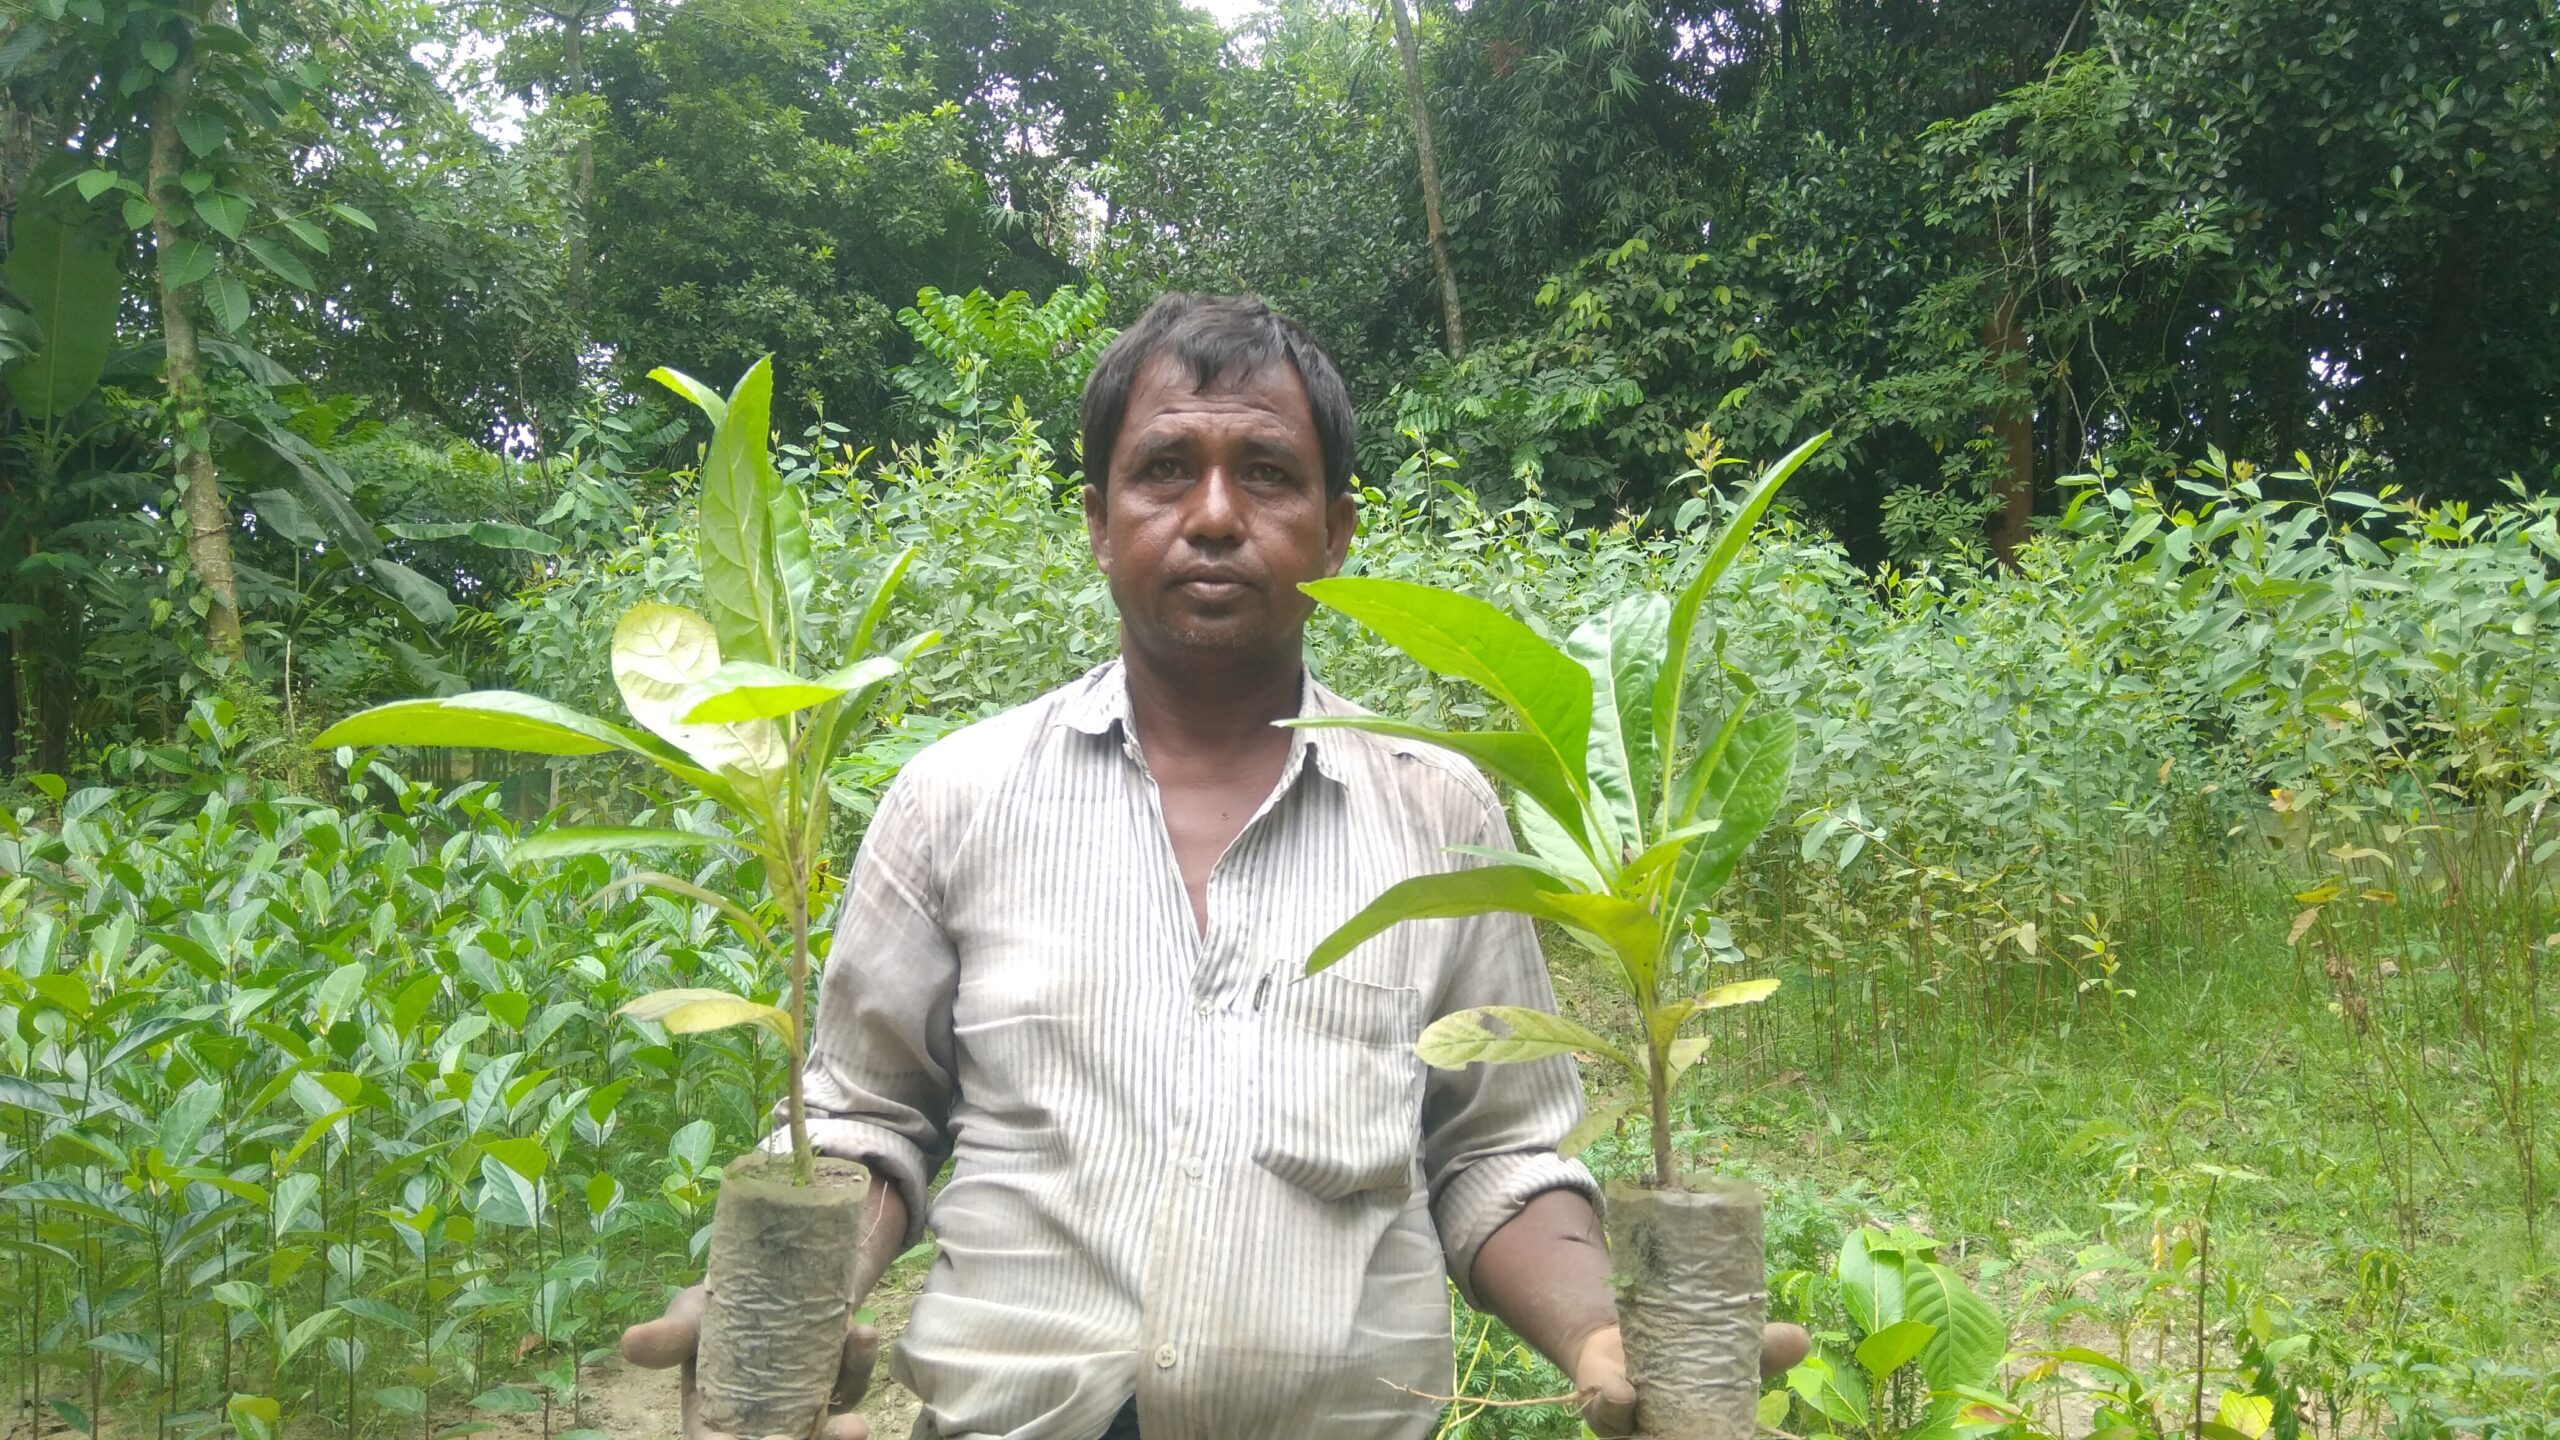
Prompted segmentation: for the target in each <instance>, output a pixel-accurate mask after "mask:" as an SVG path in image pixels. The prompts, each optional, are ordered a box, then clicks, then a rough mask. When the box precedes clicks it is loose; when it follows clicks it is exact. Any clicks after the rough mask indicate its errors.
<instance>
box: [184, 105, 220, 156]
mask: <svg viewBox="0 0 2560 1440" xmlns="http://www.w3.org/2000/svg"><path fill="white" fill-rule="evenodd" d="M178 138H179V139H181V140H183V141H185V142H186V146H187V153H188V154H190V155H210V154H212V153H213V152H214V151H216V150H219V149H221V148H222V147H223V146H224V145H226V144H229V143H230V140H231V122H229V121H227V120H225V119H223V118H222V117H221V116H220V115H218V114H215V113H214V112H213V111H210V110H200V109H198V110H189V111H188V112H187V113H186V114H184V115H181V116H179V117H178Z"/></svg>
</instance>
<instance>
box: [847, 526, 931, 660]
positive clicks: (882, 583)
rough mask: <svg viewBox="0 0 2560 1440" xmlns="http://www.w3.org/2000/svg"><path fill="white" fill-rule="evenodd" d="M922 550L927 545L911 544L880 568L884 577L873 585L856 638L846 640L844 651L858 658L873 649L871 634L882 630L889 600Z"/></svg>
mask: <svg viewBox="0 0 2560 1440" xmlns="http://www.w3.org/2000/svg"><path fill="white" fill-rule="evenodd" d="M922 553H924V547H923V546H921V545H910V546H908V547H907V548H906V549H904V550H901V551H899V552H898V558H896V559H895V560H892V561H890V562H889V568H888V569H886V570H883V571H881V572H880V578H879V579H878V580H877V581H875V582H874V583H873V584H872V586H871V598H870V600H869V601H868V602H866V603H865V604H864V605H863V607H862V618H861V619H860V620H859V621H857V622H855V624H854V627H853V638H852V639H851V640H849V641H847V642H846V643H845V647H844V653H846V654H847V655H851V656H854V657H855V658H856V659H859V658H861V657H862V656H864V655H867V654H869V653H871V637H872V636H873V635H874V634H877V633H878V632H879V629H880V622H881V621H882V620H885V619H887V618H888V616H889V602H890V600H892V599H893V598H895V597H896V595H897V593H898V584H899V582H900V581H902V580H904V579H906V577H907V567H908V566H910V565H913V564H914V563H915V562H916V556H918V555H920V554H922Z"/></svg>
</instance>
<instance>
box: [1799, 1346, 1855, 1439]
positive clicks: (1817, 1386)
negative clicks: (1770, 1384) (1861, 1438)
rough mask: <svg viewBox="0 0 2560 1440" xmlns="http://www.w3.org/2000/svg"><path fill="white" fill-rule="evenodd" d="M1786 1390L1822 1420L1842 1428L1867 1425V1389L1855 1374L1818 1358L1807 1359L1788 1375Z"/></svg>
mask: <svg viewBox="0 0 2560 1440" xmlns="http://www.w3.org/2000/svg"><path fill="white" fill-rule="evenodd" d="M1787 1388H1788V1389H1790V1390H1793V1391H1794V1392H1796V1395H1797V1397H1798V1398H1799V1399H1801V1400H1803V1401H1804V1403H1805V1404H1807V1405H1810V1406H1812V1407H1813V1409H1814V1410H1815V1411H1816V1412H1818V1413H1819V1414H1821V1415H1822V1416H1823V1417H1824V1418H1825V1419H1828V1420H1831V1421H1834V1422H1836V1423H1839V1424H1843V1425H1864V1424H1866V1423H1867V1387H1866V1384H1865V1382H1863V1381H1861V1380H1860V1379H1859V1378H1858V1372H1857V1371H1855V1370H1843V1369H1841V1368H1839V1367H1837V1366H1835V1365H1833V1364H1832V1363H1831V1362H1830V1361H1829V1360H1827V1359H1825V1358H1824V1357H1822V1356H1821V1355H1808V1356H1806V1357H1805V1360H1804V1363H1803V1364H1801V1365H1798V1366H1797V1367H1796V1368H1794V1369H1793V1370H1790V1371H1788V1372H1787Z"/></svg>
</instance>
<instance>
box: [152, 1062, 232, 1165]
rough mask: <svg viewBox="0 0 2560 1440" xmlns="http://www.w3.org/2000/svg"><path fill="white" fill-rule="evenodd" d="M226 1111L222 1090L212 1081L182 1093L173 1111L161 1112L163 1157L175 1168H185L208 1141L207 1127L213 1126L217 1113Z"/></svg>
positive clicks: (172, 1106) (174, 1101) (194, 1086)
mask: <svg viewBox="0 0 2560 1440" xmlns="http://www.w3.org/2000/svg"><path fill="white" fill-rule="evenodd" d="M221 1108H222V1086H221V1084H220V1083H219V1082H216V1081H212V1080H198V1081H196V1082H195V1083H194V1084H192V1085H189V1086H188V1087H187V1088H186V1089H184V1090H182V1091H180V1092H178V1098H177V1099H175V1100H172V1101H170V1102H169V1108H168V1109H166V1110H163V1111H161V1112H160V1155H161V1158H162V1159H164V1160H167V1161H168V1162H169V1163H170V1164H172V1165H184V1164H186V1163H187V1162H188V1161H190V1160H193V1159H194V1158H195V1155H196V1145H197V1144H198V1142H200V1141H202V1140H203V1138H204V1131H205V1127H206V1126H207V1125H210V1124H212V1123H213V1116H214V1112H216V1111H217V1110H220V1109H221Z"/></svg>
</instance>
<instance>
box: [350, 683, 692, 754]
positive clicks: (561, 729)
mask: <svg viewBox="0 0 2560 1440" xmlns="http://www.w3.org/2000/svg"><path fill="white" fill-rule="evenodd" d="M311 744H312V746H313V748H315V749H320V750H327V749H331V748H333V747H336V746H339V745H459V746H471V747H475V748H478V749H483V750H515V751H520V752H523V753H525V754H531V755H600V754H603V753H604V752H605V751H607V750H628V751H631V752H632V753H633V754H637V755H650V754H652V753H653V750H654V747H652V746H650V745H648V744H646V743H644V742H643V741H642V739H641V737H640V736H638V735H636V734H634V733H632V732H631V731H630V730H628V729H626V728H625V727H623V726H620V725H615V724H612V723H610V722H608V721H604V720H598V719H596V718H594V717H593V716H589V715H581V714H579V713H578V712H577V711H575V710H572V709H570V708H568V707H567V706H565V705H555V704H553V703H552V702H550V701H548V700H545V699H543V698H542V697H541V696H539V695H527V694H524V693H522V692H521V691H516V690H473V691H470V692H467V693H465V694H461V695H449V696H446V697H444V698H442V699H432V700H394V701H392V702H391V703H390V704H388V705H376V706H374V707H373V708H372V709H370V710H363V711H358V712H357V713H356V714H353V715H350V716H348V717H347V718H346V719H344V720H341V721H339V722H338V723H337V724H335V725H332V726H330V727H329V728H328V729H326V730H323V731H321V732H320V737H319V738H318V739H316V740H314V741H312V742H311Z"/></svg>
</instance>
